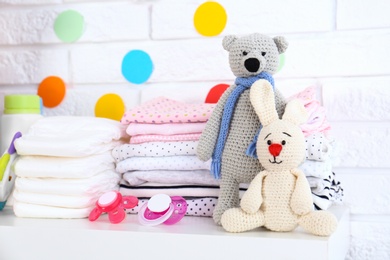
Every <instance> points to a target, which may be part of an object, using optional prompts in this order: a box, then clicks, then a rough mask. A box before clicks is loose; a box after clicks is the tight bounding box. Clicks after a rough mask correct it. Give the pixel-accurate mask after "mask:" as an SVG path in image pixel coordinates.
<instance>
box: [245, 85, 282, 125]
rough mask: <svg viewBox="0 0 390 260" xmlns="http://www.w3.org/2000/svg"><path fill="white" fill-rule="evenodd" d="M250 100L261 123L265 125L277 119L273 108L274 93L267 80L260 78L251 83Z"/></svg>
mask: <svg viewBox="0 0 390 260" xmlns="http://www.w3.org/2000/svg"><path fill="white" fill-rule="evenodd" d="M250 101H251V103H252V106H253V108H254V109H255V112H256V114H257V116H258V117H259V119H260V122H261V124H262V125H264V126H267V125H269V124H270V123H272V122H273V121H275V120H278V119H279V117H278V113H277V112H276V109H275V94H274V91H273V89H272V85H271V84H270V83H269V82H268V81H267V80H264V79H260V80H258V81H256V82H255V83H253V85H252V87H251V89H250Z"/></svg>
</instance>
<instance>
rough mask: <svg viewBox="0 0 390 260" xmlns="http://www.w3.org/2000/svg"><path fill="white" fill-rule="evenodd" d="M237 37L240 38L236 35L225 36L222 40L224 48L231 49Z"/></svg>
mask: <svg viewBox="0 0 390 260" xmlns="http://www.w3.org/2000/svg"><path fill="white" fill-rule="evenodd" d="M237 39H238V37H237V36H235V35H226V36H225V37H223V40H222V46H223V48H224V49H225V50H227V51H229V50H230V47H231V46H232V44H233V42H235V41H236V40H237Z"/></svg>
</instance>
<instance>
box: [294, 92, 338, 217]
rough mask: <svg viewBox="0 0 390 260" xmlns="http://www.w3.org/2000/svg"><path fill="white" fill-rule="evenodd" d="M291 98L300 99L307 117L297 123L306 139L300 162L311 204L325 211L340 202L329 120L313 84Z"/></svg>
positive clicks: (333, 142) (333, 141)
mask: <svg viewBox="0 0 390 260" xmlns="http://www.w3.org/2000/svg"><path fill="white" fill-rule="evenodd" d="M292 98H298V99H300V100H301V101H302V102H303V104H304V106H305V108H306V111H307V112H308V114H309V119H308V120H307V122H306V123H305V124H302V125H301V129H302V132H303V134H304V136H305V139H306V140H305V141H306V160H305V161H304V162H303V163H302V164H301V165H300V169H301V170H302V171H303V172H304V173H305V175H306V177H307V180H308V182H309V185H310V187H311V191H312V197H313V201H314V207H315V208H316V209H319V210H321V209H322V210H326V209H328V208H329V207H330V206H331V205H333V204H336V203H340V202H342V199H343V196H344V194H343V188H342V187H341V185H340V182H339V181H337V180H336V174H335V173H334V172H333V159H334V158H333V157H332V152H333V151H334V144H335V140H334V139H333V138H332V137H331V133H330V129H331V126H330V123H329V122H328V120H327V118H326V111H325V108H324V107H323V106H321V104H320V102H319V100H318V99H317V98H316V90H315V88H314V87H308V88H306V89H305V90H303V91H302V92H299V93H298V94H296V95H294V96H293V97H292Z"/></svg>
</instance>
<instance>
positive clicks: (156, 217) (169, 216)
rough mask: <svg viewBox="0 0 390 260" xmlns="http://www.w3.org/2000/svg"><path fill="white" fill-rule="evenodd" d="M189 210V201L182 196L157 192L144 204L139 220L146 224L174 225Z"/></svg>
mask: <svg viewBox="0 0 390 260" xmlns="http://www.w3.org/2000/svg"><path fill="white" fill-rule="evenodd" d="M186 212H187V202H186V200H185V199H184V198H183V197H180V196H172V197H170V196H168V195H165V194H156V195H154V196H153V197H151V198H150V199H149V201H148V202H147V203H145V204H144V205H142V207H141V208H140V210H139V213H138V221H139V222H140V223H141V224H142V225H145V226H156V225H159V224H162V223H164V224H166V225H173V224H175V223H177V222H179V221H180V220H181V219H182V218H183V217H184V215H185V214H186Z"/></svg>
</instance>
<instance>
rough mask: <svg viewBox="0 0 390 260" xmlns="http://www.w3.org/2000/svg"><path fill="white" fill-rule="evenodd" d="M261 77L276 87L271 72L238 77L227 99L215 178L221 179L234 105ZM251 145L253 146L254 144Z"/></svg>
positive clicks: (215, 155)
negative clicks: (223, 154) (222, 160)
mask: <svg viewBox="0 0 390 260" xmlns="http://www.w3.org/2000/svg"><path fill="white" fill-rule="evenodd" d="M259 79H266V80H268V81H269V82H270V83H271V85H272V87H274V78H273V77H272V75H271V74H269V73H267V72H264V71H263V72H261V73H260V74H258V75H256V76H253V77H247V78H240V77H238V78H236V81H235V84H236V85H237V86H236V88H235V89H234V90H233V91H232V93H230V95H229V97H228V99H227V100H226V104H225V107H224V109H223V114H222V122H221V126H220V128H219V135H218V139H217V144H216V146H215V148H214V152H213V156H212V162H211V172H212V173H213V175H214V178H215V179H219V178H220V176H221V157H222V151H223V148H224V146H225V140H226V137H227V134H228V132H229V127H230V121H231V119H232V115H233V111H234V107H235V106H236V103H237V100H238V98H239V97H240V95H241V94H242V93H243V92H244V91H245V90H246V89H248V88H250V87H251V86H252V84H253V83H254V82H255V81H257V80H259ZM251 146H252V147H253V145H252V144H251Z"/></svg>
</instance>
